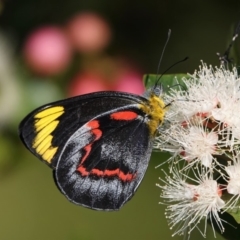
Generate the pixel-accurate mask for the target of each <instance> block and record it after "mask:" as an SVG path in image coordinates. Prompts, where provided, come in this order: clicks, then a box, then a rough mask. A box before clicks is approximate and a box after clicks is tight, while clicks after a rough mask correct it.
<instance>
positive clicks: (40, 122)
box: [19, 92, 144, 168]
mask: <svg viewBox="0 0 240 240" xmlns="http://www.w3.org/2000/svg"><path fill="white" fill-rule="evenodd" d="M141 101H144V98H142V97H140V96H136V95H131V94H127V93H126V94H125V93H118V92H96V93H91V94H86V95H82V96H78V97H74V98H70V99H66V100H62V101H57V102H54V103H51V104H48V105H44V106H42V107H40V108H38V109H36V110H34V111H33V112H32V113H30V114H29V115H28V116H27V117H26V118H24V119H23V121H22V122H21V124H20V126H19V132H20V138H21V139H22V141H23V143H24V144H25V146H26V147H27V148H28V149H29V150H30V151H31V152H32V153H33V154H34V155H36V156H37V157H38V158H39V159H41V160H42V161H44V162H45V163H47V164H48V165H49V166H51V167H53V168H54V167H55V166H56V163H57V161H58V157H59V154H60V152H61V150H62V148H63V146H64V145H65V143H66V142H67V140H68V139H69V138H70V137H71V135H72V134H73V133H74V132H75V131H76V130H77V129H79V128H80V127H81V126H83V125H84V124H85V123H86V122H88V121H89V120H91V119H93V118H96V116H98V115H101V114H102V113H104V112H108V111H110V110H112V109H118V108H121V107H122V106H128V105H131V104H136V103H140V102H141Z"/></svg>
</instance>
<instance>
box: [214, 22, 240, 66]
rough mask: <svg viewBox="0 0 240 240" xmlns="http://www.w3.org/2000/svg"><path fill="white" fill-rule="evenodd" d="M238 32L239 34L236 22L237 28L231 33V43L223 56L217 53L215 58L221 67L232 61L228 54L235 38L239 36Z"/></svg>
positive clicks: (239, 29) (238, 26)
mask: <svg viewBox="0 0 240 240" xmlns="http://www.w3.org/2000/svg"><path fill="white" fill-rule="evenodd" d="M239 32H240V22H238V24H237V27H236V29H235V31H234V33H233V37H232V41H231V42H230V44H229V46H228V48H227V50H226V51H225V53H224V54H223V56H222V55H221V54H220V53H217V56H218V58H219V61H220V63H221V66H224V65H226V64H228V63H230V62H232V60H231V59H230V58H229V53H230V50H231V48H232V46H233V43H234V42H235V40H236V39H237V37H238V35H239Z"/></svg>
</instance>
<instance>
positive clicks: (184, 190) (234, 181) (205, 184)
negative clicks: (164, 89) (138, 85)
mask: <svg viewBox="0 0 240 240" xmlns="http://www.w3.org/2000/svg"><path fill="white" fill-rule="evenodd" d="M182 80H183V84H182V83H181V84H179V87H178V89H176V88H173V89H172V90H171V91H170V93H169V94H168V95H166V96H165V102H166V103H168V102H169V103H172V104H171V105H170V107H169V109H168V111H167V112H166V120H165V126H164V127H163V128H162V129H161V131H159V135H158V136H157V137H156V141H155V143H154V148H155V149H158V150H163V151H167V152H170V153H171V157H170V158H169V160H168V161H167V162H168V163H169V164H170V168H169V169H170V174H172V177H170V175H169V176H168V175H167V173H165V180H163V179H161V181H162V183H163V185H159V184H158V186H159V187H160V188H161V190H162V194H161V198H162V199H163V202H164V203H166V204H167V208H166V217H167V219H168V220H169V225H170V227H171V228H173V227H176V231H175V232H174V234H173V235H176V234H183V233H184V231H186V230H187V229H188V230H187V231H188V232H189V233H190V232H191V231H192V230H193V229H194V228H195V227H197V226H198V223H199V221H200V220H202V219H204V220H205V226H206V224H207V222H206V221H207V219H209V220H210V221H212V220H213V221H215V223H216V224H217V226H218V227H219V230H220V231H221V232H223V231H224V227H223V224H222V221H221V219H220V217H219V213H220V212H224V211H228V210H232V209H236V208H239V206H238V204H239V200H240V77H239V76H238V73H237V69H236V68H233V69H232V70H229V69H226V68H224V67H223V66H221V67H220V68H217V67H215V68H213V67H212V66H207V65H206V64H204V63H202V65H201V66H200V69H199V70H198V71H195V73H194V74H193V75H189V78H183V79H182ZM183 85H185V87H183ZM179 162H183V164H184V167H183V168H182V169H181V170H180V171H179V169H178V168H177V167H176V166H178V165H179V164H178V163H179ZM203 169H205V170H204V171H202V170H203ZM189 171H191V172H192V173H193V176H194V177H193V178H190V177H189V176H188V172H189ZM213 176H215V178H213ZM218 178H222V179H223V180H225V184H223V183H222V185H219V184H218V183H217V180H218ZM189 180H190V181H189ZM191 181H194V183H191ZM223 190H224V193H225V192H226V193H227V194H228V195H230V197H229V196H228V197H227V198H222V194H223V192H222V191H223ZM225 190H226V191H225ZM223 199H225V200H223ZM227 199H229V200H227ZM212 227H213V224H212ZM197 228H198V227H197ZM201 232H202V234H203V236H205V234H206V228H205V229H204V230H203V231H201Z"/></svg>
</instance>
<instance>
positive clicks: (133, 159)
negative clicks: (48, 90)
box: [19, 91, 165, 210]
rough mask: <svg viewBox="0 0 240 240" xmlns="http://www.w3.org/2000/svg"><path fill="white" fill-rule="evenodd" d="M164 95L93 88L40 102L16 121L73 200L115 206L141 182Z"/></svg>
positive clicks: (29, 145) (29, 144)
mask: <svg viewBox="0 0 240 240" xmlns="http://www.w3.org/2000/svg"><path fill="white" fill-rule="evenodd" d="M164 107H165V105H164V102H163V100H162V99H161V98H160V97H159V96H158V95H156V94H155V93H154V91H151V92H150V93H149V94H148V96H147V97H143V96H139V95H134V94H129V93H122V92H96V93H91V94H86V95H82V96H78V97H74V98H69V99H66V100H62V101H57V102H54V103H51V104H47V105H44V106H42V107H40V108H38V109H36V110H34V111H33V112H32V113H30V114H29V115H28V116H27V117H26V118H25V119H24V120H23V121H22V122H21V124H20V126H19V131H20V138H21V140H22V141H23V143H24V144H25V146H26V147H27V148H28V149H29V150H30V151H31V152H32V153H33V154H34V155H36V156H37V157H38V158H40V159H41V160H42V161H43V162H45V163H46V164H47V165H49V166H50V167H51V168H52V169H53V172H54V179H55V182H56V184H57V186H58V188H59V189H60V191H61V192H62V193H63V194H64V195H65V196H66V197H67V198H68V199H69V200H70V201H71V202H73V203H75V204H78V205H82V206H84V207H88V208H91V209H95V210H118V209H119V208H121V207H122V206H123V205H124V204H125V203H126V202H127V201H128V200H130V198H131V197H132V196H133V194H134V193H135V191H136V189H137V188H138V186H139V184H140V183H141V181H142V179H143V177H144V175H145V172H146V169H147V167H148V163H149V159H150V156H151V152H152V145H153V141H154V136H155V134H156V132H157V130H158V127H159V125H161V123H162V122H163V119H164V115H165V108H164Z"/></svg>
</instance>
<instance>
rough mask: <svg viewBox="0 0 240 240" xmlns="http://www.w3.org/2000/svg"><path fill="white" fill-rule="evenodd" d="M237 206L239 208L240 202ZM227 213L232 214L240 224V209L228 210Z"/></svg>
mask: <svg viewBox="0 0 240 240" xmlns="http://www.w3.org/2000/svg"><path fill="white" fill-rule="evenodd" d="M236 206H239V201H238V203H237V204H236ZM227 213H228V214H230V215H231V216H232V217H233V218H234V219H235V221H236V222H237V223H238V224H240V209H239V208H236V209H234V210H228V211H227Z"/></svg>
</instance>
